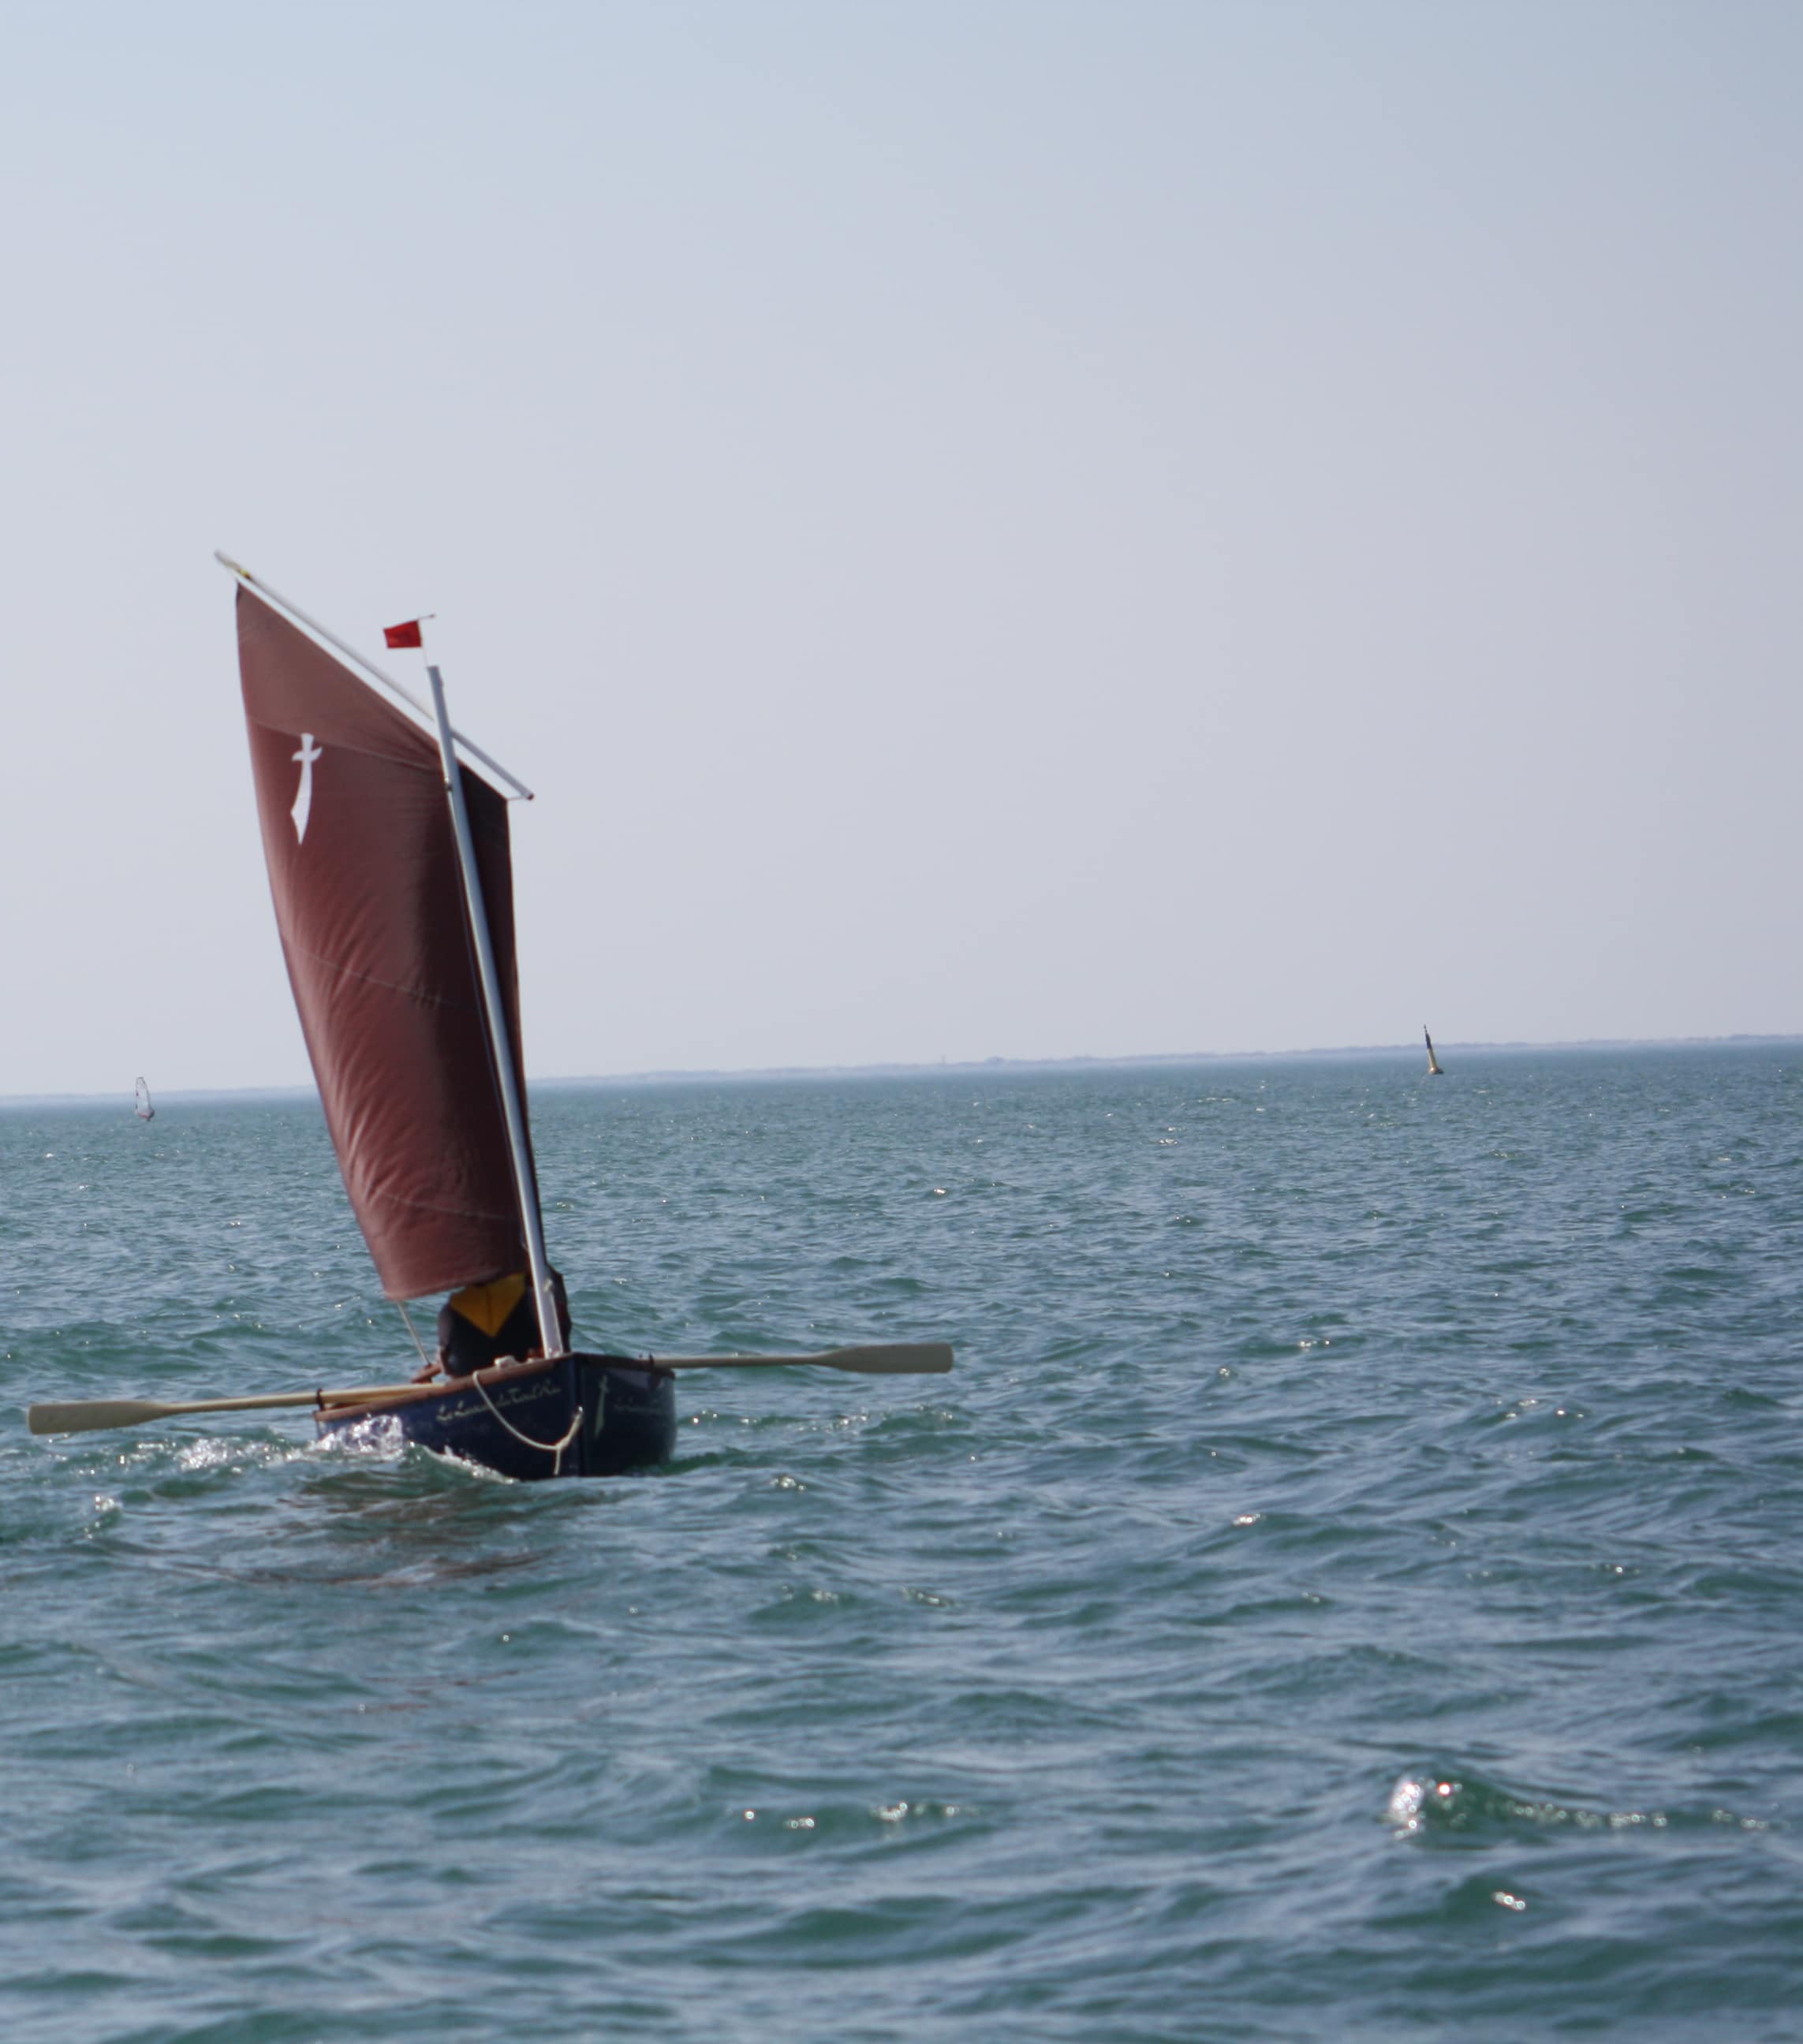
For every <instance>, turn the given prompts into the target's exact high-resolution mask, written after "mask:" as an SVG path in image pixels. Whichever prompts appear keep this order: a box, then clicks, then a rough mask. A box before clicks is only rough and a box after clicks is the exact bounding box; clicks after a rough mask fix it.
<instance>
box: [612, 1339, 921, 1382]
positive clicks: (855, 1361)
mask: <svg viewBox="0 0 1803 2044" xmlns="http://www.w3.org/2000/svg"><path fill="white" fill-rule="evenodd" d="M652 1362H654V1363H655V1365H656V1366H657V1367H658V1368H659V1370H786V1369H787V1368H788V1367H789V1366H790V1365H792V1364H810V1363H811V1364H813V1365H814V1366H825V1368H826V1369H828V1370H860V1371H863V1372H864V1373H865V1374H868V1375H870V1376H872V1377H932V1376H937V1375H940V1374H942V1373H943V1372H944V1371H945V1370H949V1369H950V1368H951V1344H950V1343H948V1342H886V1343H882V1344H881V1345H880V1346H878V1347H867V1348H829V1349H825V1350H822V1351H821V1353H820V1354H818V1355H659V1356H653V1357H652Z"/></svg>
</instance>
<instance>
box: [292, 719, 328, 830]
mask: <svg viewBox="0 0 1803 2044" xmlns="http://www.w3.org/2000/svg"><path fill="white" fill-rule="evenodd" d="M294 757H295V759H298V760H299V762H300V763H301V786H300V792H299V793H298V794H297V795H296V796H295V797H294V807H293V809H290V811H289V812H288V813H289V815H290V816H292V817H293V818H294V842H295V843H296V844H305V843H306V840H307V817H308V816H309V814H310V813H312V809H313V762H314V760H316V759H323V758H324V757H325V754H324V752H323V751H321V748H320V747H318V746H317V745H315V744H314V743H313V733H312V732H310V731H303V732H302V733H301V749H300V751H298V752H297V753H296V754H295V755H294Z"/></svg>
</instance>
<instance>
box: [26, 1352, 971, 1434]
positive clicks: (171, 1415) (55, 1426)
mask: <svg viewBox="0 0 1803 2044" xmlns="http://www.w3.org/2000/svg"><path fill="white" fill-rule="evenodd" d="M621 1361H622V1362H629V1361H630V1358H625V1357H622V1358H621ZM810 1364H811V1365H813V1366H817V1367H824V1368H825V1369H828V1370H856V1371H859V1372H862V1373H863V1374H868V1375H871V1376H903V1377H917V1376H932V1375H937V1374H940V1373H942V1372H944V1371H945V1370H949V1369H950V1368H951V1347H950V1346H949V1345H948V1343H944V1342H890V1343H884V1344H882V1345H880V1346H877V1347H864V1348H832V1349H827V1350H824V1351H822V1353H821V1354H818V1355H660V1356H657V1357H655V1358H652V1359H650V1361H649V1362H648V1365H647V1366H648V1367H649V1368H653V1369H656V1370H781V1369H786V1368H789V1367H790V1366H796V1365H799V1366H806V1365H810ZM516 1367H517V1366H516ZM482 1376H483V1377H485V1378H489V1377H490V1376H491V1373H490V1372H489V1371H487V1370H484V1371H483V1372H482ZM436 1389H437V1387H436V1386H429V1385H420V1384H365V1385H358V1386H356V1388H354V1389H351V1390H348V1391H271V1392H267V1393H264V1394H263V1396H262V1397H256V1398H171V1399H162V1398H81V1399H76V1400H73V1401H71V1403H69V1404H63V1405H30V1406H28V1407H27V1408H25V1424H26V1426H27V1427H29V1428H30V1429H31V1431H32V1432H33V1433H34V1434H90V1433H97V1432H99V1431H102V1429H103V1428H106V1427H141V1426H144V1425H145V1424H146V1423H148V1421H150V1420H177V1419H182V1418H184V1417H186V1416H187V1415H188V1414H189V1413H191V1412H267V1411H269V1410H271V1408H275V1407H277V1406H283V1405H313V1406H317V1407H321V1408H332V1407H336V1408H338V1409H339V1410H340V1411H342V1410H343V1408H344V1407H345V1406H347V1405H363V1404H369V1403H370V1402H371V1400H383V1399H389V1398H398V1397H415V1398H417V1397H427V1396H430V1395H431V1394H432V1392H433V1391H435V1390H436Z"/></svg>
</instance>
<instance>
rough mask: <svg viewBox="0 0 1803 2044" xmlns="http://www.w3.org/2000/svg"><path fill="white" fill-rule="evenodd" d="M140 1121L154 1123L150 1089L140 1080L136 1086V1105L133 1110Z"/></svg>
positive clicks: (154, 1114) (154, 1116)
mask: <svg viewBox="0 0 1803 2044" xmlns="http://www.w3.org/2000/svg"><path fill="white" fill-rule="evenodd" d="M133 1112H134V1113H135V1114H136V1116H137V1118H138V1119H139V1120H140V1121H154V1120H156V1108H154V1107H152V1105H151V1104H150V1088H149V1087H148V1086H147V1085H145V1084H144V1081H143V1080H142V1079H141V1078H140V1080H139V1081H138V1086H137V1105H136V1107H135V1108H133Z"/></svg>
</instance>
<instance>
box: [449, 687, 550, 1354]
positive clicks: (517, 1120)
mask: <svg viewBox="0 0 1803 2044" xmlns="http://www.w3.org/2000/svg"><path fill="white" fill-rule="evenodd" d="M425 671H426V674H427V678H429V680H430V682H431V683H432V713H433V716H434V717H435V718H436V721H437V724H438V755H439V758H440V760H441V761H442V762H443V763H444V792H445V793H446V795H447V796H448V797H449V798H450V802H451V823H452V828H453V829H454V831H455V832H456V838H457V862H458V863H459V866H462V868H463V899H464V901H466V902H467V905H468V906H469V911H470V930H471V934H472V936H474V937H475V947H476V970H477V972H478V974H479V977H480V978H481V981H482V1005H483V1006H484V1007H485V1008H486V1009H487V1011H488V1035H489V1042H490V1044H491V1045H492V1046H493V1047H494V1076H495V1078H496V1079H497V1081H498V1082H499V1085H500V1087H501V1110H502V1113H503V1114H504V1115H505V1116H506V1121H507V1147H508V1149H509V1151H511V1153H512V1155H513V1189H514V1192H515V1193H516V1195H517V1197H518V1199H519V1202H520V1225H521V1229H522V1231H523V1232H524V1233H525V1238H526V1261H527V1262H528V1263H529V1265H530V1266H531V1268H532V1297H533V1298H534V1299H535V1300H536V1301H537V1302H538V1325H539V1334H540V1338H541V1339H542V1341H543V1343H544V1352H545V1354H547V1355H552V1356H556V1355H564V1354H567V1353H568V1350H566V1349H565V1347H564V1346H563V1324H562V1322H561V1321H560V1320H559V1318H558V1316H557V1299H556V1293H554V1292H553V1291H552V1287H551V1265H550V1263H549V1262H548V1260H547V1258H546V1256H545V1253H544V1223H543V1221H542V1220H541V1219H540V1215H539V1210H538V1187H537V1186H536V1185H535V1184H534V1183H533V1181H532V1160H531V1158H530V1156H529V1154H528V1151H527V1149H526V1112H525V1103H524V1102H523V1101H521V1098H520V1089H519V1085H518V1082H517V1078H516V1077H515V1074H514V1068H513V1039H512V1038H511V1037H510V1036H509V1034H508V1032H507V1009H506V1003H505V1002H504V1001H502V997H501V974H500V972H499V970H498V968H497V967H496V965H495V962H494V943H493V941H492V940H491V939H490V936H489V934H488V912H487V910H486V908H485V907H484V906H483V904H482V880H481V878H480V876H479V874H478V873H477V871H476V848H475V840H474V839H473V838H472V837H471V835H470V812H469V808H468V805H467V804H466V803H465V801H464V800H463V770H462V769H461V768H460V767H459V766H458V764H457V751H456V733H455V732H453V731H452V728H451V718H450V715H449V713H448V711H447V710H446V709H445V707H444V682H442V681H441V680H440V678H439V674H438V670H437V669H436V667H431V666H428V667H427V668H426V670H425ZM471 749H472V750H474V748H473V747H472V748H471Z"/></svg>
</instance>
